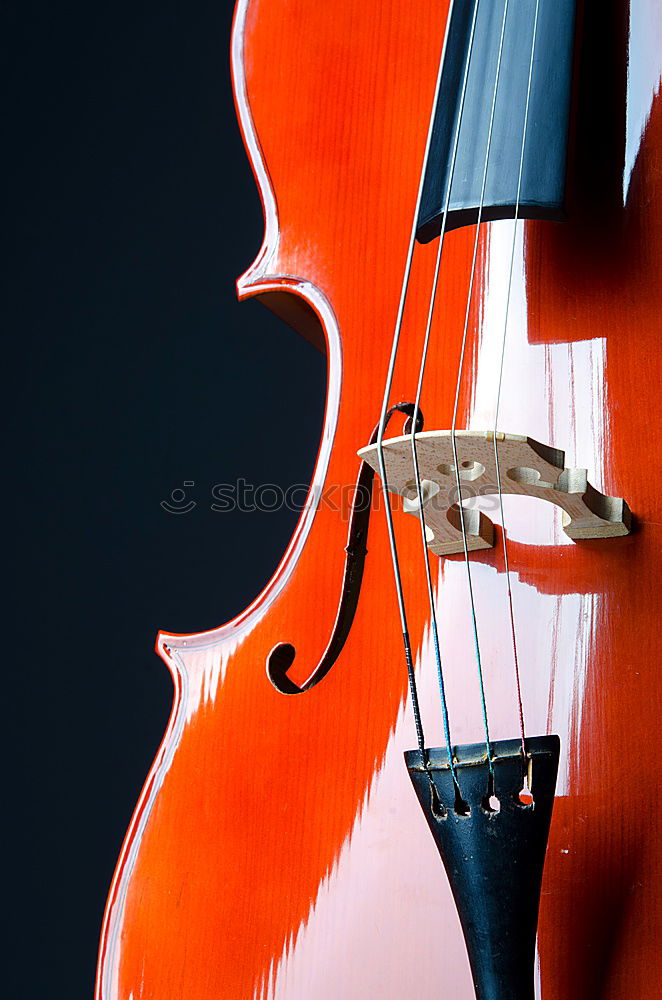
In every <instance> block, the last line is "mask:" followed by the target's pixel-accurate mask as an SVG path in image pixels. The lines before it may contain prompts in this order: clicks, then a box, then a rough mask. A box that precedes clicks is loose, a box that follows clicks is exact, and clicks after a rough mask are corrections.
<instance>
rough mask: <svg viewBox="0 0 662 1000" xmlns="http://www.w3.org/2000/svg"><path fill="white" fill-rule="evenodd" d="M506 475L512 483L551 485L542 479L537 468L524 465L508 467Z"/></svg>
mask: <svg viewBox="0 0 662 1000" xmlns="http://www.w3.org/2000/svg"><path fill="white" fill-rule="evenodd" d="M506 475H507V476H508V478H509V479H511V480H512V481H513V482H514V483H521V485H522V486H551V483H546V482H545V480H544V479H541V477H540V473H539V472H538V470H537V469H529V468H527V467H526V466H517V467H515V468H513V469H508V471H507V472H506Z"/></svg>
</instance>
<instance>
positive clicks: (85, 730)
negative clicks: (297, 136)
mask: <svg viewBox="0 0 662 1000" xmlns="http://www.w3.org/2000/svg"><path fill="white" fill-rule="evenodd" d="M232 8H233V3H232V0H195V2H188V3H176V2H172V0H159V2H158V3H156V2H155V3H146V2H141V0H132V2H129V3H127V2H119V3H118V2H116V3H114V4H112V5H109V4H101V3H98V2H96V3H95V2H90V0H87V2H69V3H67V2H61V3H53V2H52V0H51V2H33V3H31V2H29V0H22V2H11V3H2V4H1V6H0V9H1V10H2V32H1V37H2V41H1V43H0V44H1V45H2V49H3V75H5V77H6V84H5V87H4V93H5V94H6V95H7V96H6V103H5V109H4V114H3V125H4V127H3V133H4V135H3V139H4V141H3V146H4V155H3V167H4V170H3V173H4V184H3V191H4V194H5V201H6V214H5V218H6V220H7V221H6V223H5V235H6V244H7V248H8V251H7V256H6V264H5V266H4V268H3V272H2V274H3V278H4V282H3V284H4V290H3V294H2V303H3V307H4V310H5V311H6V314H5V319H4V323H3V328H4V338H3V352H4V355H5V366H4V378H3V389H4V396H5V400H6V404H7V405H6V413H5V420H4V422H5V430H6V435H5V445H4V448H5V456H4V465H5V470H6V476H7V482H6V485H5V487H4V500H5V502H6V503H7V511H6V513H5V518H4V523H5V528H6V531H5V551H6V552H8V554H9V558H8V560H7V561H6V563H5V566H6V569H5V577H6V579H7V582H8V591H9V601H8V603H6V604H5V607H6V608H8V612H7V614H6V615H5V625H4V632H5V636H6V638H7V640H8V641H7V642H6V643H5V653H4V657H3V660H4V664H3V666H4V677H5V681H9V684H8V685H6V686H5V709H4V719H5V725H4V736H5V739H4V740H3V744H4V755H5V760H4V765H5V766H4V773H5V775H6V778H7V786H8V793H7V796H6V808H5V810H4V814H5V817H6V819H5V824H6V827H7V829H8V831H9V832H10V833H11V834H12V844H11V846H10V847H9V849H8V850H7V853H6V854H5V866H6V868H5V886H6V892H5V897H4V898H5V907H4V909H5V913H6V914H7V915H8V916H9V918H10V928H11V930H12V931H13V933H12V934H11V935H10V940H9V945H10V946H9V949H8V955H7V958H6V959H5V975H4V977H3V979H4V986H3V993H4V995H5V996H7V997H11V998H12V1000H13V998H19V997H21V998H22V997H30V998H37V997H39V998H40V1000H42V998H49V1000H56V998H60V997H62V998H67V1000H75V998H81V1000H82V998H87V997H91V995H92V988H93V978H94V968H95V963H96V949H97V942H98V935H99V929H100V924H101V917H102V912H103V906H104V903H105V898H106V893H107V890H108V886H109V883H110V879H111V876H112V872H113V869H114V865H115V861H116V859H117V854H118V851H119V848H120V845H121V841H122V838H123V836H124V833H125V830H126V827H127V824H128V822H129V819H130V816H131V813H132V810H133V807H134V804H135V802H136V799H137V796H138V794H139V791H140V788H141V786H142V783H143V781H144V778H145V776H146V773H147V770H148V768H149V766H150V763H151V761H152V758H153V756H154V753H155V751H156V749H157V746H158V744H159V742H160V739H161V737H162V734H163V730H164V727H165V724H166V721H167V717H168V714H169V709H170V703H171V693H172V691H171V683H170V679H169V675H168V674H167V671H166V669H165V667H164V666H163V664H162V663H161V661H160V660H159V659H158V658H157V657H156V655H155V654H154V652H153V643H154V638H155V635H156V632H157V630H158V629H159V628H165V629H168V630H171V631H175V632H177V631H181V632H185V631H198V630H200V629H204V628H209V627H213V626H216V625H219V624H221V623H223V622H225V621H227V620H228V619H229V618H231V617H233V616H234V615H235V614H237V613H238V612H240V611H241V610H242V609H243V608H244V607H245V606H246V605H247V604H249V603H250V601H251V600H252V599H253V598H254V597H255V596H256V594H257V593H258V592H259V591H260V589H261V588H262V586H263V585H264V583H265V582H266V581H267V579H268V578H269V576H270V574H271V573H272V571H273V569H274V568H275V566H276V564H277V563H278V561H279V559H280V556H281V554H282V552H283V550H284V548H285V546H286V544H287V541H288V539H289V536H290V533H291V531H292V529H293V527H294V524H295V521H296V515H295V514H294V513H292V512H288V511H280V512H271V513H261V514H250V513H241V512H225V513H218V512H213V511H212V510H211V507H210V505H211V503H212V497H211V488H212V486H213V485H214V484H215V483H219V482H225V483H232V482H234V481H235V480H236V479H238V478H239V477H243V478H244V479H245V480H246V481H247V482H249V483H253V484H259V483H275V484H280V485H281V486H283V487H287V486H288V485H290V484H293V483H300V482H307V481H308V480H309V478H310V475H311V472H312V467H313V462H314V457H315V454H316V449H317V444H318V439H319V432H320V427H321V420H322V413H323V402H324V389H325V377H326V370H325V362H324V360H323V358H322V357H321V355H319V354H318V353H317V352H316V351H315V350H314V349H313V348H311V347H310V346H309V345H308V344H306V343H305V342H304V341H303V340H302V339H300V338H299V337H298V336H297V335H296V334H295V333H293V332H292V331H291V330H289V329H288V327H286V326H285V325H284V324H283V323H281V322H279V321H278V320H277V319H275V318H274V317H273V316H272V315H271V314H270V313H269V312H267V310H266V309H264V308H263V307H262V306H260V305H259V304H257V303H255V302H247V303H244V304H242V305H239V304H238V303H237V302H236V299H235V291H234V282H235V279H236V277H237V276H238V275H239V274H240V273H241V272H242V271H243V270H245V268H246V267H247V266H248V265H249V264H250V263H251V261H252V260H253V258H254V256H255V254H256V253H257V251H258V249H259V246H260V242H261V238H262V212H261V208H260V202H259V197H258V194H257V190H256V187H255V184H254V181H253V178H252V174H251V171H250V168H249V165H248V161H247V159H246V156H245V154H244V151H243V146H242V143H241V139H240V136H239V130H238V127H237V125H236V121H235V115H234V108H233V104H232V95H231V89H230V72H229V36H230V26H231V18H232ZM184 480H192V481H194V483H195V487H192V488H187V490H186V493H187V497H186V500H187V501H189V500H193V501H195V503H196V507H195V509H193V510H192V511H191V512H190V513H187V514H180V515H173V514H169V513H167V512H166V511H164V510H163V509H162V508H161V507H160V501H162V500H168V499H169V497H170V494H171V492H172V491H173V490H175V489H177V488H180V487H182V484H183V481H184ZM7 687H8V688H9V690H7ZM6 940H7V939H6Z"/></svg>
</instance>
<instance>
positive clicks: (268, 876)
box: [97, 0, 662, 1000]
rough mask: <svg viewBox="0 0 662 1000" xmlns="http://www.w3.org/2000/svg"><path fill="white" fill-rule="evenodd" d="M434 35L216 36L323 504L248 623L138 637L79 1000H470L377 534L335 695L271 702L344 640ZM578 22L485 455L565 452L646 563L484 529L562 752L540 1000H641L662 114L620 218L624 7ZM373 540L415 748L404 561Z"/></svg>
mask: <svg viewBox="0 0 662 1000" xmlns="http://www.w3.org/2000/svg"><path fill="white" fill-rule="evenodd" d="M446 7H447V5H446V4H445V3H444V2H442V3H440V4H430V3H428V2H422V0H408V2H407V3H405V2H404V0H385V2H380V3H379V4H372V3H368V4H363V5H360V4H356V3H353V2H350V0H336V2H334V3H333V4H320V3H315V2H312V0H289V2H276V0H241V2H240V4H239V7H238V11H237V15H236V21H235V30H234V40H233V69H234V79H235V90H236V95H237V106H238V111H239V115H240V119H241V123H242V128H243V130H244V135H245V138H246V144H247V148H248V151H249V156H250V159H251V162H252V165H253V168H254V170H255V173H256V177H257V182H258V185H259V188H260V191H261V195H262V198H263V203H264V206H265V217H266V236H265V243H264V245H263V248H262V250H261V252H260V254H259V255H258V258H257V260H256V261H255V263H254V264H253V265H252V266H251V268H250V269H249V270H248V272H247V273H246V274H245V275H244V276H243V277H242V278H241V279H240V281H239V291H240V295H241V296H242V297H248V296H251V295H262V296H264V298H265V301H266V302H267V303H268V304H269V305H270V307H271V308H274V309H275V310H276V311H278V312H280V313H281V314H282V315H285V316H286V317H287V318H289V320H290V321H291V322H292V323H293V325H295V326H297V328H299V329H301V330H302V332H303V333H304V334H305V335H306V336H308V337H309V338H310V339H312V340H316V339H317V340H319V341H320V342H321V343H323V344H324V345H325V350H326V352H327V355H328V358H329V387H328V398H327V410H326V421H325V428H324V434H323V439H322V442H321V446H320V454H319V459H318V464H317V468H316V471H315V476H314V483H313V486H314V488H315V489H316V490H319V492H320V493H321V492H322V490H323V489H325V493H324V499H323V500H322V501H321V502H320V503H318V504H317V506H311V507H310V509H309V510H307V511H306V512H305V513H304V515H303V516H302V519H301V522H300V524H299V526H298V528H297V531H296V533H295V535H294V537H293V539H292V542H291V544H290V546H289V548H288V550H287V552H286V553H285V555H284V558H283V561H282V563H281V565H280V566H279V568H278V570H277V572H276V574H275V576H274V578H273V579H272V580H271V582H270V583H269V584H268V586H267V587H266V589H265V590H264V592H263V593H262V594H261V595H260V596H259V597H258V598H257V599H256V601H255V602H254V604H253V605H252V606H251V607H250V608H248V609H247V610H246V612H244V613H243V614H242V615H241V616H240V617H239V618H238V619H236V620H235V621H233V622H230V623H229V624H227V625H224V626H222V627H220V628H218V629H216V630H214V631H211V632H206V633H201V634H191V635H187V636H175V635H169V634H166V633H162V634H161V635H160V636H159V639H158V644H157V646H158V650H159V652H160V654H161V656H162V657H163V660H164V662H165V664H166V665H167V666H168V668H169V669H170V670H171V672H172V676H173V680H174V686H175V696H174V704H173V712H172V717H171V720H170V724H169V727H168V731H167V733H166V735H165V738H164V742H163V744H162V746H161V749H160V750H159V753H158V756H157V759H156V761H155V763H154V766H153V768H152V770H151V771H150V774H149V776H148V779H147V783H146V785H145V789H144V791H143V794H142V796H141V799H140V802H139V804H138V806H137V809H136V813H135V815H134V819H133V821H132V825H131V827H130V830H129V832H128V834H127V838H126V842H125V845H124V848H123V851H122V854H121V857H120V860H119V863H118V868H117V872H116V875H115V878H114V881H113V884H112V887H111V892H110V898H109V902H108V908H107V912H106V919H105V923H104V929H103V935H102V941H101V949H100V962H99V976H98V983H97V998H98V1000H139V998H141V1000H175V998H186V1000H219V998H221V997H222V998H227V1000H250V998H265V1000H266V998H267V997H270V998H271V997H273V998H274V1000H310V998H313V997H314V998H315V1000H332V998H333V1000H338V998H343V1000H358V998H365V997H376V996H381V997H384V998H389V1000H390V998H392V1000H396V998H397V1000H400V998H403V997H410V996H416V997H419V998H420V1000H436V998H438V997H442V996H447V997H449V998H451V997H452V998H453V1000H471V998H472V997H473V989H472V985H471V980H470V975H469V971H468V965H467V959H466V955H465V949H464V943H463V940H462V936H461V932H460V929H459V924H458V920H457V916H456V913H455V908H454V905H453V902H452V899H451V896H450V891H449V889H448V886H447V883H446V880H445V876H444V874H443V870H442V867H441V864H440V862H439V859H438V856H437V854H436V850H435V846H434V843H433V842H432V838H431V837H430V835H429V832H428V830H427V829H426V826H425V822H424V820H423V817H422V815H421V812H420V809H419V806H418V804H417V802H416V799H415V796H414V793H413V791H412V789H411V786H410V782H409V778H408V775H407V771H406V768H405V766H404V764H403V761H402V751H403V750H405V749H409V748H410V747H413V746H414V745H415V736H414V733H413V726H412V722H411V706H410V705H409V704H408V701H407V685H406V673H405V667H404V661H403V654H402V640H401V636H400V632H399V620H398V615H397V607H396V600H395V592H394V586H393V579H392V571H391V565H390V556H389V551H388V542H387V537H386V528H385V519H384V513H383V510H382V511H375V512H374V513H373V516H372V518H371V525H370V537H369V539H368V549H369V555H368V557H367V560H366V566H365V574H364V579H363V586H362V592H361V597H360V600H359V604H358V609H357V614H356V619H355V621H354V625H353V628H352V630H351V632H350V634H349V637H348V640H347V642H346V645H345V647H344V650H343V652H342V654H341V655H340V657H339V659H338V661H337V663H336V664H335V666H334V667H333V668H332V669H331V670H330V672H329V674H328V676H326V677H325V679H324V680H323V681H322V682H321V683H320V684H319V685H317V686H315V687H314V688H313V689H311V690H310V691H308V692H306V693H304V694H301V695H293V696H286V695H283V694H281V693H279V692H278V691H276V690H275V689H274V687H273V686H272V685H271V683H270V682H269V680H268V678H267V676H266V670H265V663H266V659H267V657H268V655H269V653H270V651H271V650H272V649H273V648H274V646H276V645H277V644H278V643H281V642H288V643H291V644H292V645H293V646H294V647H295V649H296V656H295V659H294V663H293V666H292V668H291V671H290V673H291V675H292V678H293V680H294V681H295V682H296V683H297V684H299V685H301V684H303V683H304V682H305V681H306V679H307V678H308V677H309V675H310V674H311V673H312V672H313V671H314V669H315V667H316V665H317V663H318V661H319V659H320V656H321V655H322V653H323V651H324V649H325V647H326V644H327V642H328V639H329V636H330V634H331V632H332V630H333V626H334V621H335V615H336V611H337V606H338V600H339V590H340V586H341V583H342V575H343V570H344V565H345V553H344V546H345V544H346V539H347V510H346V509H345V507H346V504H345V501H344V498H345V497H346V495H347V494H346V489H347V488H348V487H350V486H351V485H352V484H354V483H355V482H356V475H357V470H358V459H357V456H356V452H357V450H358V449H359V448H360V447H362V446H363V445H365V444H367V442H368V440H369V438H370V434H371V432H372V429H373V427H374V425H375V422H376V420H377V417H378V415H379V409H380V405H381V394H382V391H383V384H384V378H385V375H386V368H387V361H388V351H389V348H390V341H391V336H392V331H393V325H394V320H395V315H396V311H397V301H398V295H399V290H400V283H401V279H402V271H403V266H404V260H405V254H406V247H407V240H408V235H409V227H410V224H411V219H412V214H413V211H414V203H415V197H416V188H417V181H418V172H419V170H420V166H421V159H422V153H423V147H424V142H425V133H426V125H427V119H428V116H429V114H430V109H431V102H432V96H433V91H434V82H435V76H436V67H437V61H438V58H439V53H440V49H441V45H442V41H443V34H444V21H445V16H446ZM584 22H585V24H584V27H585V32H584V39H585V41H584V43H583V46H582V51H581V53H580V60H579V63H580V66H581V76H580V98H579V112H578V114H579V119H578V128H577V134H578V136H579V138H578V142H577V149H576V151H575V161H574V163H575V166H574V168H573V174H572V177H573V184H574V195H573V200H572V204H571V209H570V217H569V221H568V222H567V223H565V224H564V225H558V224H553V223H541V222H540V223H529V222H527V223H524V224H522V225H521V227H520V229H521V232H520V234H519V235H518V237H517V241H516V267H515V280H514V286H513V297H512V306H511V321H510V325H509V332H508V342H507V351H506V359H505V369H504V389H503V397H502V405H501V417H500V425H501V429H502V430H503V431H505V432H510V433H522V434H525V435H528V436H530V437H532V438H534V439H536V440H539V441H545V442H548V443H549V444H550V445H552V446H555V447H559V448H562V449H564V450H565V451H566V464H568V465H574V466H581V467H586V468H587V469H588V475H589V479H590V480H591V482H593V483H594V484H595V485H596V487H597V488H599V489H601V490H602V491H603V492H605V493H607V494H609V495H612V496H624V497H626V498H627V500H628V503H629V504H630V507H631V509H632V512H633V514H634V516H635V519H636V530H635V532H634V533H633V534H632V536H630V537H626V538H616V539H609V540H605V541H582V542H578V543H573V542H570V541H569V540H568V539H567V538H566V537H565V535H564V534H563V532H562V530H561V527H560V523H559V518H560V513H559V512H558V511H556V510H554V509H553V508H552V506H551V505H549V504H536V503H535V502H534V501H530V500H529V499H528V498H521V497H514V498H509V497H508V498H506V501H507V508H506V513H507V519H508V520H507V524H508V529H509V535H510V538H511V545H510V550H509V551H510V561H511V567H512V570H513V581H512V582H513V596H514V604H515V612H516V616H517V623H518V634H519V640H520V657H521V662H522V672H523V686H524V699H525V708H526V711H527V721H528V729H529V732H530V733H531V735H538V734H542V733H545V732H552V731H554V732H558V733H559V735H560V736H561V739H562V759H561V774H560V779H559V786H558V788H557V801H556V805H555V811H554V816H553V820H552V829H551V834H550V846H549V850H548V856H547V862H546V868H545V874H544V880H543V897H542V905H541V914H540V928H539V954H540V995H541V996H542V998H543V1000H587V998H591V1000H593V998H595V1000H625V998H628V1000H630V998H633V997H637V998H638V1000H653V998H655V997H657V996H658V995H659V984H660V976H661V975H662V959H661V958H660V952H659V945H658V942H659V938H660V934H661V933H662V927H661V922H662V902H661V901H660V893H659V873H660V851H661V848H660V845H661V844H662V830H661V829H660V814H659V810H658V809H657V807H656V802H655V794H654V788H653V782H654V781H655V775H656V774H657V756H658V750H657V726H658V720H659V718H660V709H661V706H660V696H659V690H660V687H659V683H658V680H657V646H658V643H657V638H658V619H657V617H656V615H655V601H656V598H657V581H658V579H659V572H660V554H661V551H662V529H661V528H660V524H659V522H660V516H659V510H658V507H659V489H656V483H655V468H654V466H655V462H654V457H653V456H652V455H651V454H650V453H649V445H648V444H647V442H650V441H651V433H650V432H651V428H652V426H654V425H653V423H652V421H653V420H654V415H655V414H656V413H657V412H658V407H659V403H658V397H659V382H660V378H659V369H658V365H657V358H658V354H659V344H660V337H661V334H662V329H661V322H660V315H661V306H662V302H661V299H662V294H661V292H662V289H661V287H660V278H659V273H660V257H661V254H662V102H661V100H660V97H659V94H656V95H653V94H651V95H650V115H649V117H648V119H647V121H646V123H645V128H644V131H643V134H642V136H641V139H640V142H639V144H638V148H637V151H636V158H635V161H634V167H633V170H632V175H631V177H630V178H629V182H628V184H627V196H626V198H625V200H624V195H623V150H624V135H625V125H626V122H625V118H624V108H625V89H624V88H625V80H626V78H625V59H626V55H627V51H628V42H627V37H628V36H627V18H626V5H625V4H622V5H619V4H617V3H608V4H603V3H600V4H597V3H587V5H586V12H585V17H584ZM655 27H657V26H655ZM651 30H652V29H651ZM636 56H637V53H636V52H633V53H632V58H633V59H635V58H636ZM605 80H606V83H605ZM596 108H597V109H598V111H597V112H596ZM512 234H513V223H512V222H507V221H506V222H499V223H492V224H489V225H486V226H484V227H483V232H482V234H481V242H480V250H479V262H478V284H477V287H476V294H475V306H474V309H473V311H472V316H471V327H470V330H471V344H470V353H469V357H468V360H467V365H466V371H465V378H464V382H463V391H462V421H463V423H464V426H467V427H472V428H474V429H476V430H481V429H485V428H486V427H490V426H491V420H492V419H493V411H494V402H495V398H496V371H497V366H496V364H495V358H496V357H497V356H498V352H499V350H500V337H501V330H502V324H503V313H504V303H505V281H506V279H507V267H508V259H509V249H510V241H511V239H512ZM472 240H473V232H472V231H466V230H459V231H457V232H454V233H452V234H450V235H449V236H448V238H447V245H446V249H445V262H444V267H443V272H442V279H441V285H440V292H439V303H440V307H439V309H438V310H437V314H436V319H435V323H434V327H433V340H432V349H431V354H430V360H429V364H428V374H427V380H426V383H425V389H424V393H423V399H422V408H423V411H424V413H425V420H426V427H427V428H429V429H433V428H444V427H448V426H450V423H451V416H452V405H453V396H454V391H455V379H456V374H457V364H458V355H459V346H460V339H461V332H462V326H463V321H464V309H465V304H466V295H467V289H468V282H469V269H470V263H471V250H472ZM435 249H436V248H435V244H434V243H433V244H431V245H430V246H428V247H419V248H417V251H416V255H415V261H414V274H413V280H412V288H411V297H410V299H409V303H408V306H407V311H406V314H405V326H404V330H403V341H402V350H401V351H400V354H399V357H398V365H397V369H396V377H395V383H394V388H393V393H392V399H393V401H398V400H402V399H412V398H413V397H414V395H415V386H416V375H417V371H418V360H419V353H420V349H421V344H422V334H423V331H424V326H425V314H426V307H427V295H428V293H429V288H430V281H431V275H432V268H433V264H434V253H435ZM256 405H257V404H256ZM394 422H395V419H394ZM393 433H394V434H397V433H401V427H396V428H395V429H394V431H393ZM343 487H344V488H345V491H343V489H342V488H343ZM490 509H491V511H492V519H495V510H494V507H492V508H490ZM488 513H489V510H488ZM395 517H396V528H397V532H398V540H399V545H400V550H401V558H402V565H403V572H404V583H405V590H406V598H407V604H408V608H409V610H410V619H411V620H410V628H411V633H412V637H413V640H414V644H415V652H416V661H417V669H418V675H419V678H420V684H421V695H422V701H423V710H424V721H425V725H426V735H427V738H428V742H429V743H431V744H433V745H436V744H439V743H440V742H441V739H442V733H441V722H440V713H439V707H438V696H437V694H436V689H435V683H436V682H435V677H434V659H433V656H432V651H431V643H430V634H429V622H428V618H429V611H428V609H427V598H426V592H425V580H424V576H423V572H422V569H423V564H422V554H421V540H420V529H419V525H418V524H417V522H416V520H415V519H414V518H411V517H405V516H404V515H403V514H402V513H400V512H396V515H395ZM497 534H498V535H499V532H497ZM433 558H434V557H433ZM472 558H473V560H474V586H475V589H476V601H477V611H478V616H479V617H478V621H479V631H480V637H481V641H482V646H483V657H484V666H485V675H486V684H487V693H488V698H489V706H490V717H491V723H492V731H493V737H494V738H495V739H508V738H512V737H514V736H516V735H517V711H516V701H515V691H514V682H513V670H512V653H511V647H510V637H509V623H508V618H507V604H506V597H505V593H506V592H505V586H504V574H503V550H502V546H501V544H500V540H499V539H498V540H497V545H496V546H495V548H494V549H493V550H489V551H486V552H481V553H477V554H475V555H474V556H473V557H472ZM218 569H219V572H221V573H231V572H232V567H231V566H227V565H223V564H222V563H220V562H219V567H218ZM434 573H435V588H436V600H437V613H438V617H439V621H440V628H441V642H442V654H443V659H444V664H445V668H446V673H447V684H448V698H449V705H450V711H451V721H452V724H453V739H454V742H456V743H470V742H475V741H476V740H477V739H480V734H481V725H480V710H479V703H478V694H477V689H476V680H475V670H474V667H473V660H472V651H471V636H470V630H469V627H468V626H469V619H468V608H467V592H466V575H465V572H464V567H463V565H462V561H461V558H460V557H457V556H453V557H450V558H448V559H446V560H444V561H443V562H438V561H437V560H436V558H434ZM656 877H657V878H658V883H657V885H656Z"/></svg>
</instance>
